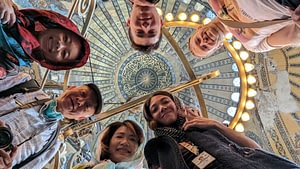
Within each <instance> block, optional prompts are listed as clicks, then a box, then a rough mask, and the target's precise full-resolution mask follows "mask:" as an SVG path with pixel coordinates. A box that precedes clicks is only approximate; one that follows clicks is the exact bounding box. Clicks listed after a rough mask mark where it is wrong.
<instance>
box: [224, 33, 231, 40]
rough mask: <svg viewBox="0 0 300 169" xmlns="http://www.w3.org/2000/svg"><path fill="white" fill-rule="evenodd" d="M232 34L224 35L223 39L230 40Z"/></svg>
mask: <svg viewBox="0 0 300 169" xmlns="http://www.w3.org/2000/svg"><path fill="white" fill-rule="evenodd" d="M232 36H233V35H232V33H230V32H229V33H227V34H226V35H225V39H231V38H232Z"/></svg>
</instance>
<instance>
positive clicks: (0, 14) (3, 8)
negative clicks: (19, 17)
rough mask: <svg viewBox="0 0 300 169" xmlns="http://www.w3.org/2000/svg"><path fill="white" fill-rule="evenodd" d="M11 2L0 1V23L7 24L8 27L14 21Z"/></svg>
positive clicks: (6, 0)
mask: <svg viewBox="0 0 300 169" xmlns="http://www.w3.org/2000/svg"><path fill="white" fill-rule="evenodd" d="M13 4H14V3H13V2H12V0H1V1H0V19H1V22H2V24H3V25H4V24H7V26H8V27H11V26H12V25H13V24H14V23H15V22H16V14H15V11H14V8H13Z"/></svg>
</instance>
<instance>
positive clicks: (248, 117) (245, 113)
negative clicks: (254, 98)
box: [241, 112, 250, 121]
mask: <svg viewBox="0 0 300 169" xmlns="http://www.w3.org/2000/svg"><path fill="white" fill-rule="evenodd" d="M241 119H242V121H249V120H250V115H249V113H248V112H244V113H243V114H242V117H241Z"/></svg>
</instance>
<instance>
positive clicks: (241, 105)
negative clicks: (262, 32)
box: [223, 40, 248, 128]
mask: <svg viewBox="0 0 300 169" xmlns="http://www.w3.org/2000/svg"><path fill="white" fill-rule="evenodd" d="M223 43H224V46H225V47H226V48H227V49H228V51H229V52H230V54H231V55H232V57H233V59H234V61H235V63H236V65H237V67H238V70H239V75H240V84H241V86H240V87H241V90H240V100H239V105H238V107H237V110H236V113H235V115H234V117H233V119H232V120H231V122H230V124H229V127H230V128H234V127H235V126H236V124H237V123H238V121H239V120H240V118H241V116H242V114H243V111H244V108H245V104H246V100H247V93H248V91H247V89H248V86H247V75H246V71H245V67H244V64H243V62H242V60H241V58H240V56H239V55H238V54H237V52H236V50H235V49H234V48H233V46H232V45H231V44H229V43H228V42H227V41H226V40H224V42H223Z"/></svg>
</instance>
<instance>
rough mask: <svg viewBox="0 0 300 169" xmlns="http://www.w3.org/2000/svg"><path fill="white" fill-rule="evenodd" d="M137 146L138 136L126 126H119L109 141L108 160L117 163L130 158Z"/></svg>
mask: <svg viewBox="0 0 300 169" xmlns="http://www.w3.org/2000/svg"><path fill="white" fill-rule="evenodd" d="M137 148H138V137H137V136H136V135H135V134H134V133H133V131H132V130H131V129H130V128H128V127H126V126H121V127H119V128H118V129H117V130H116V132H115V133H114V135H113V136H112V138H111V140H110V142H109V148H108V149H109V154H110V157H109V158H110V160H111V161H113V162H115V163H119V162H122V161H126V160H128V159H129V158H131V157H132V156H133V155H134V153H135V152H136V151H137Z"/></svg>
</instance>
